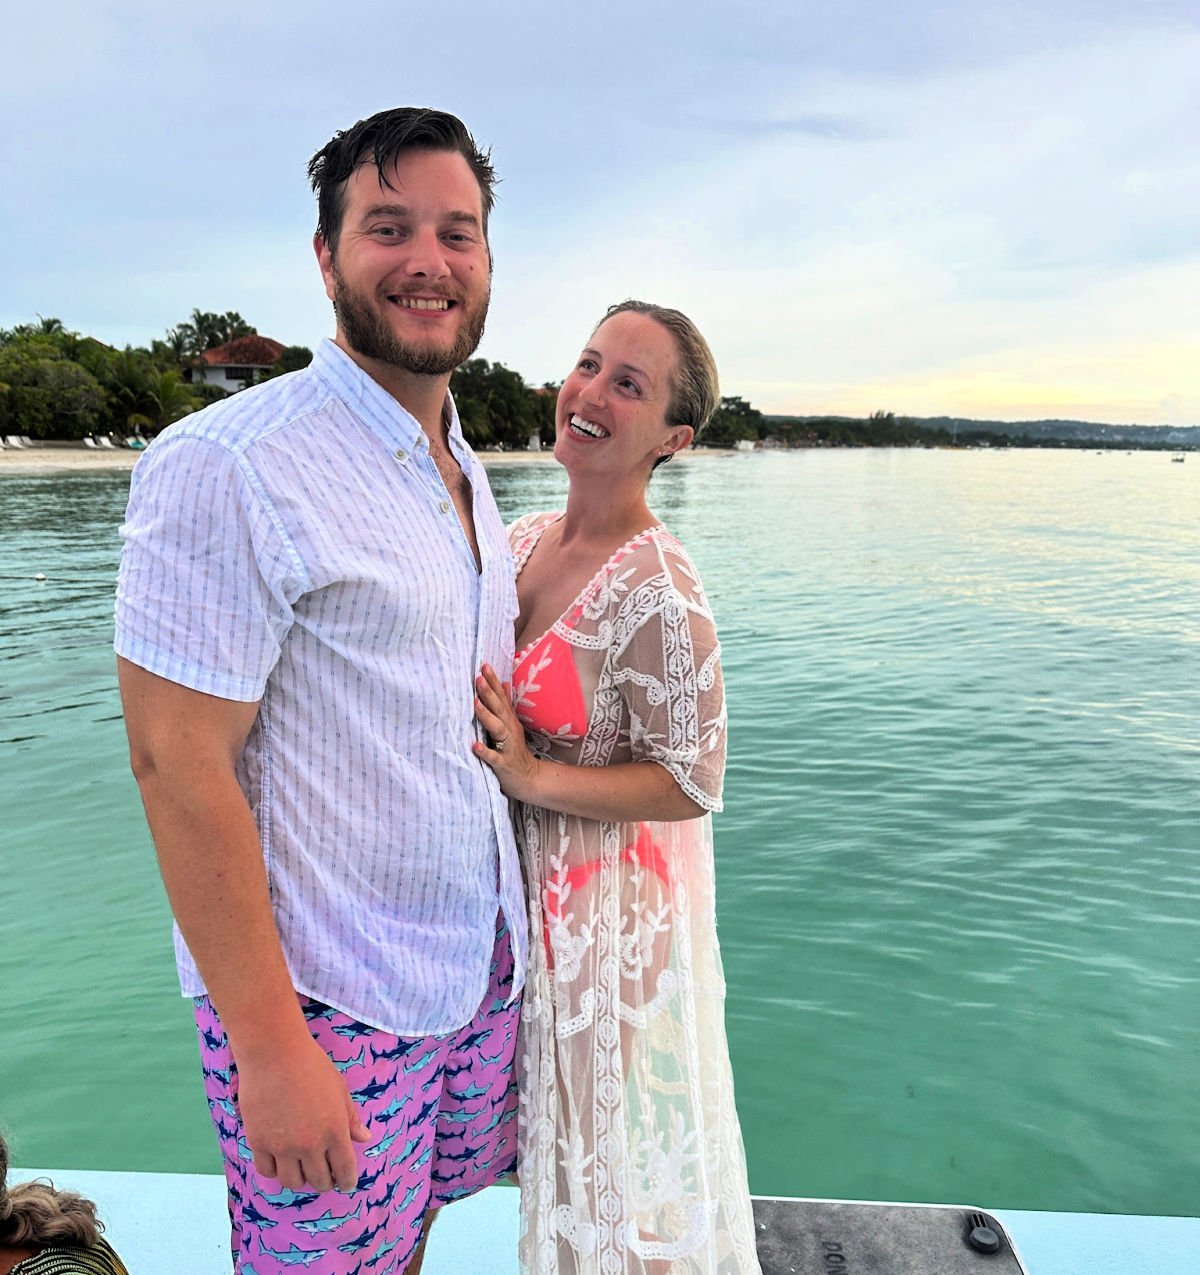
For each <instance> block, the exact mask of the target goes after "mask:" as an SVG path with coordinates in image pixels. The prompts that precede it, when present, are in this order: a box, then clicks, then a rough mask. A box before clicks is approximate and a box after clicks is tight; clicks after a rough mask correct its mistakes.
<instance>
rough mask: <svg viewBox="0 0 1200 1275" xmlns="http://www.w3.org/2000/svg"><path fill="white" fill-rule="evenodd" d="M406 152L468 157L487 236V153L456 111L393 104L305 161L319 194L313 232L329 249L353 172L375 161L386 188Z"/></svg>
mask: <svg viewBox="0 0 1200 1275" xmlns="http://www.w3.org/2000/svg"><path fill="white" fill-rule="evenodd" d="M410 150H427V151H453V152H456V153H457V154H459V155H461V156H462V157H463V159H465V160H466V161H467V163H468V164H469V165H470V166H471V171H472V172H473V173H474V174H475V180H476V181H477V182H478V183H479V197H480V201H481V203H482V205H483V227H482V229H483V233H484V236H485V237H486V236H487V223H488V215H489V213H491V211H492V205H493V204H494V203H495V202H496V200H495V195H494V194H493V190H494V187H495V185H496V173H495V170H494V169H493V168H492V155H491V151H485V150H480V148H479V147H478V146H477V145H476V144H475V139H474V138H473V137H472V136H471V134H470V133H469V132H467V127H466V125H465V124H464V123H463V122H462V120H460V119H459V118H458V117H457V116H456V115H449V114H447V113H446V112H445V111H435V110H433V109H432V108H430V107H424V106H396V107H393V108H392V109H391V110H388V111H380V112H378V114H376V115H372V116H371V118H370V119H365V120H359V121H358V123H357V124H355V125H353V126H352V127H351V128H348V129H346V130H345V131H344V132H341V133H335V134H334V136H333V140H332V141H330V142H327V143H326V144H325V145H324V146H323V147H321V149H320V150H319V151H317V153H316V154H315V155H314V156H313V157H312V159H310V160H309V161H308V179H309V181H310V182H312V188H313V190H314V191H315V192H316V196H317V234H319V235H320V236H321V238H322V239H324V240H325V243H326V244H327V245H328V246H329V249H330V251H334V250H336V248H337V240H338V235H339V234H340V233H341V229H342V213H343V209H344V207H345V191H346V182H347V181H348V180H349V179H350V177H351V175H352V174H353V173H354V170H355V169H357V168H360V167H361V166H362V165H363V164H367V163H370V164H374V165H375V170H376V171H377V172H378V173H379V177H380V180H381V181H382V182H383V183H384V185H385V186H389V187H390V185H391V183H390V182H389V181H388V171H389V170H390V169H391V167H392V165H393V164H394V163H395V162H396V160H397V159H398V158H399V157H400V156H401V155H403V154H404V152H405V151H410Z"/></svg>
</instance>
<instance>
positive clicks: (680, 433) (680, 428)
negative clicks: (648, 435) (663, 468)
mask: <svg viewBox="0 0 1200 1275" xmlns="http://www.w3.org/2000/svg"><path fill="white" fill-rule="evenodd" d="M695 436H696V431H695V430H694V429H693V428H692V427H691V426H690V425H676V426H675V427H674V429H672V430H671V432H670V433H669V434H668V435H667V437H666V439H665V440H664V441H663V444H662V446H661V447H660V448H659V449H658V454H659V455H660V456H673V455H674V454H675V453H676V452H678V451H682V450H683V449H684V448H685V447H686V446H687V445H688V444H689V443H690V442H691V441H692V439H693V438H694V437H695Z"/></svg>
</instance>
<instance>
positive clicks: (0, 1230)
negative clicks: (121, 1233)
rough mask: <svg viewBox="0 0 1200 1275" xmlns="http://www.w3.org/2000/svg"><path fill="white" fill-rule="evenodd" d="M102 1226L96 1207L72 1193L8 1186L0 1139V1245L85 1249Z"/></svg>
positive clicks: (40, 1185) (45, 1186)
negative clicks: (65, 1245) (72, 1246)
mask: <svg viewBox="0 0 1200 1275" xmlns="http://www.w3.org/2000/svg"><path fill="white" fill-rule="evenodd" d="M103 1229H104V1224H103V1223H102V1222H101V1221H100V1219H99V1218H98V1217H97V1216H96V1206H95V1205H94V1204H93V1203H92V1202H91V1200H88V1199H85V1198H84V1197H83V1196H82V1195H79V1194H77V1193H76V1192H75V1191H58V1190H56V1189H55V1187H54V1186H53V1184H52V1183H50V1182H45V1181H39V1182H19V1183H17V1185H16V1186H14V1187H12V1188H11V1189H9V1186H8V1144H7V1143H6V1142H5V1141H4V1139H3V1138H2V1137H0V1244H10V1245H11V1244H71V1245H76V1246H78V1247H79V1248H87V1247H88V1246H90V1245H92V1244H95V1243H96V1241H97V1240H98V1239H99V1238H100V1232H101V1231H102V1230H103Z"/></svg>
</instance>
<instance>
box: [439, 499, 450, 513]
mask: <svg viewBox="0 0 1200 1275" xmlns="http://www.w3.org/2000/svg"><path fill="white" fill-rule="evenodd" d="M438 508H439V509H440V510H441V511H442V513H444V514H448V513H449V512H450V502H449V501H448V500H443V501H442V502H441V503H440V504H439V505H438Z"/></svg>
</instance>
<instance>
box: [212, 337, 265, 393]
mask: <svg viewBox="0 0 1200 1275" xmlns="http://www.w3.org/2000/svg"><path fill="white" fill-rule="evenodd" d="M285 348H286V347H285V346H283V345H281V344H280V343H279V342H278V341H272V340H271V338H270V337H269V336H259V335H257V333H256V334H255V335H253V336H239V337H235V338H234V339H233V340H232V341H227V342H226V343H225V344H224V345H218V346H217V347H216V348H215V349H212V350H205V351H204V353H203V354H202V355H201V356H200V362H199V365H198V366H197V368H196V369H195V379H196V380H197V381H202V382H203V383H204V384H205V385H216V386H218V387H219V388H221V389H223V390H228V391H229V392H230V393H231V394H232V393H233V392H234V391H235V390H243V389H245V388H246V386H247V385H250V384H252V383H253V382H254V378H255V377H256V376H257V375H258V373H259V372H265V371H269V370H270V369H271V368H273V367H274V366H275V364H276V363H277V362H278V360H279V356H280V355H281V354H282V353H283V351H284V349H285Z"/></svg>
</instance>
